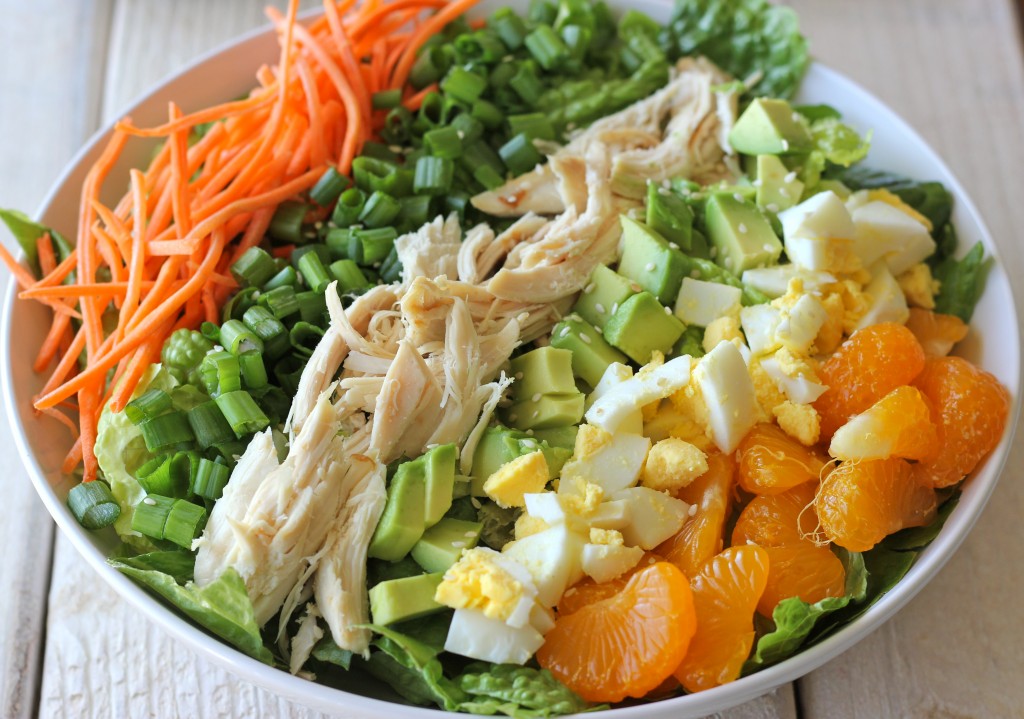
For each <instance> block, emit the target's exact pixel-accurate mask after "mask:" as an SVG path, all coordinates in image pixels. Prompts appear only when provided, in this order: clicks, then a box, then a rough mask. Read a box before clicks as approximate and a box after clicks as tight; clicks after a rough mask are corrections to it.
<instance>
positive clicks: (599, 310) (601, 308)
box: [594, 302, 604, 315]
mask: <svg viewBox="0 0 1024 719" xmlns="http://www.w3.org/2000/svg"><path fill="white" fill-rule="evenodd" d="M594 309H595V310H597V314H599V315H603V314H604V305H602V304H601V303H600V302H597V303H595V304H594Z"/></svg>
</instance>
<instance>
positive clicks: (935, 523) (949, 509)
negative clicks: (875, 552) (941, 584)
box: [882, 490, 960, 552]
mask: <svg viewBox="0 0 1024 719" xmlns="http://www.w3.org/2000/svg"><path fill="white" fill-rule="evenodd" d="M959 502H960V492H959V491H957V490H954V491H953V492H952V493H951V494H950V495H949V497H948V498H947V499H946V500H945V501H943V502H942V504H940V505H939V511H938V512H937V513H936V516H935V519H934V520H932V522H931V524H927V525H925V526H923V527H911V528H910V529H903V530H900V531H899V532H896V533H895V534H891V535H889V536H888V537H886V538H885V539H884V540H883V541H882V544H883V545H884V546H885V548H886V549H892V550H894V551H897V552H909V551H914V550H918V549H924V548H925V547H926V546H928V545H929V544H931V542H932V540H933V539H935V538H936V537H937V536H939V532H940V531H941V530H942V527H943V526H944V525H945V524H946V520H947V519H949V515H951V514H952V513H953V510H954V509H956V505H957V504H959Z"/></svg>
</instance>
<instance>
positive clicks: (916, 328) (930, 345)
mask: <svg viewBox="0 0 1024 719" xmlns="http://www.w3.org/2000/svg"><path fill="white" fill-rule="evenodd" d="M907 329H908V330H910V331H911V332H913V333H914V336H915V337H917V341H918V342H920V343H921V349H923V350H924V354H925V356H926V357H945V356H946V355H948V354H949V353H950V352H951V351H952V349H953V347H954V346H955V345H956V343H957V342H959V341H960V340H962V339H963V338H964V337H966V336H967V325H965V324H964V321H963V320H962V319H960V318H959V317H957V316H956V315H944V314H940V313H938V312H932V311H931V310H923V309H921V308H920V307H911V308H910V319H908V320H907Z"/></svg>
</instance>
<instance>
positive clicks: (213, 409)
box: [146, 352, 259, 494]
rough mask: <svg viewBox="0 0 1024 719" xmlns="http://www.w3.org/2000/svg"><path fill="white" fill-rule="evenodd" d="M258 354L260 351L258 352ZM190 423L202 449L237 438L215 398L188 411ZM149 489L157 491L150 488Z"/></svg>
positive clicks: (197, 442)
mask: <svg viewBox="0 0 1024 719" xmlns="http://www.w3.org/2000/svg"><path fill="white" fill-rule="evenodd" d="M248 354H249V353H248V352H246V353H245V354H243V355H242V356H243V357H245V356H247V355H248ZM256 354H257V356H258V354H259V353H256ZM187 416H188V424H189V426H190V427H191V428H192V433H193V434H195V436H196V444H198V445H199V448H200V449H207V448H209V447H212V446H213V445H215V444H220V443H221V442H228V441H230V440H232V439H234V438H235V434H234V432H232V431H231V427H230V425H228V422H227V420H226V419H224V415H223V414H222V413H221V411H220V408H219V407H218V406H217V403H216V402H215V401H213V400H211V401H209V402H204V403H203V404H200V405H196V406H195V407H193V408H192V409H190V410H189V411H188V414H187ZM146 491H147V492H148V491H156V490H149V489H148V488H147V490H146ZM158 494H167V493H166V492H158Z"/></svg>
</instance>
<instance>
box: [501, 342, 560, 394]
mask: <svg viewBox="0 0 1024 719" xmlns="http://www.w3.org/2000/svg"><path fill="white" fill-rule="evenodd" d="M511 365H512V374H513V376H514V377H515V382H513V383H512V400H513V401H522V400H527V399H530V398H532V397H536V396H537V395H544V394H572V393H573V392H576V380H575V379H574V378H573V375H572V352H570V351H569V350H564V349H558V348H557V347H538V348H537V349H535V350H532V351H530V352H527V353H525V354H521V355H519V356H518V357H516V358H515V359H514V360H512V362H511Z"/></svg>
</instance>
